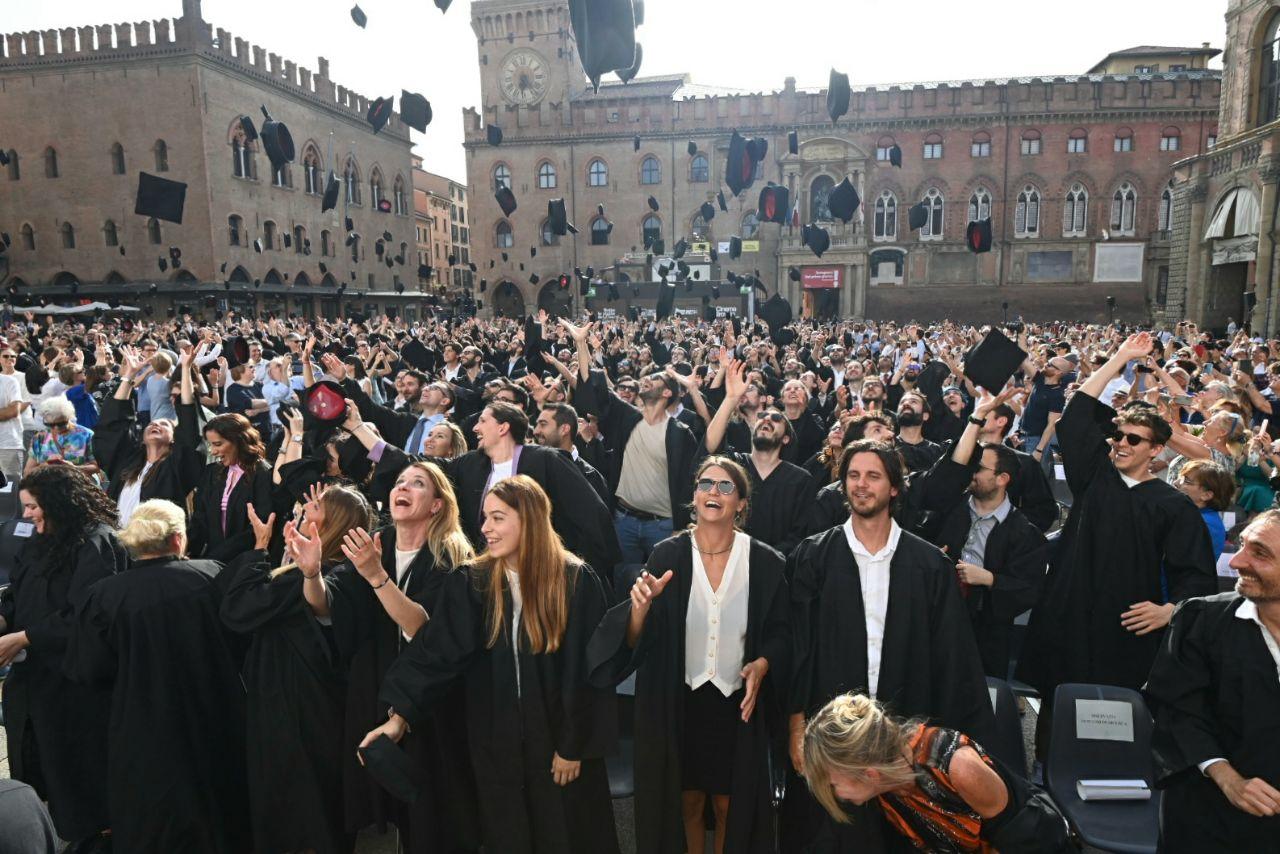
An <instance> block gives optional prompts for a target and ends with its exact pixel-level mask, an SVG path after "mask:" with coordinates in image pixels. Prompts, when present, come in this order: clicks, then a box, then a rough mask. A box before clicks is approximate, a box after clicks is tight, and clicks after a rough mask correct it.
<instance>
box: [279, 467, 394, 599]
mask: <svg viewBox="0 0 1280 854" xmlns="http://www.w3.org/2000/svg"><path fill="white" fill-rule="evenodd" d="M320 503H321V504H322V505H323V506H324V524H323V525H321V526H320V562H321V563H322V564H334V563H339V562H340V561H342V559H343V554H342V538H343V537H345V536H346V535H347V532H348V531H351V530H354V529H356V528H364V529H365V530H366V531H368V530H371V529H372V528H373V527H374V525H375V524H376V522H377V515H376V514H375V513H374V512H373V507H371V506H370V505H369V500H368V499H367V498H365V497H364V495H362V494H361V493H360V492H358V491H357V490H354V489H351V488H350V487H347V486H331V487H329V488H328V489H326V490H325V491H324V494H323V495H321V496H320ZM297 568H298V565H297V564H296V563H286V564H285V565H284V566H278V567H276V568H275V569H273V570H271V575H270V577H271V578H277V577H279V576H281V575H284V574H285V573H286V572H288V571H290V570H292V569H297Z"/></svg>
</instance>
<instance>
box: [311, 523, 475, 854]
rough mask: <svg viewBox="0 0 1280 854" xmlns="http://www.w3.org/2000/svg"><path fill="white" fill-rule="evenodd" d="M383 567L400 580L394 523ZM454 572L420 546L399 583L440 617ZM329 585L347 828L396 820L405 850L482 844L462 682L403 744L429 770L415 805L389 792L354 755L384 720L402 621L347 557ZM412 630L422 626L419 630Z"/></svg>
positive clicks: (386, 533)
mask: <svg viewBox="0 0 1280 854" xmlns="http://www.w3.org/2000/svg"><path fill="white" fill-rule="evenodd" d="M380 533H381V536H382V568H383V569H384V570H385V571H386V573H387V575H389V576H390V577H391V578H393V579H394V578H396V558H395V554H396V551H395V544H396V529H395V527H394V526H388V527H386V528H383V529H382V530H381V532H380ZM450 574H451V571H450V568H449V566H448V564H447V563H444V564H440V563H437V562H436V560H435V558H434V557H433V556H432V554H431V550H430V549H427V548H424V549H422V550H421V551H419V552H418V556H417V557H416V558H415V559H414V561H413V562H412V563H411V564H410V565H409V568H408V569H407V570H405V573H404V575H403V577H402V578H400V579H399V580H398V581H396V582H394V583H397V584H399V586H400V589H401V590H403V591H404V594H405V596H407V597H409V599H411V600H413V601H414V602H416V603H417V604H419V605H421V606H422V608H423V610H425V611H426V612H427V616H428V618H429V619H428V625H430V622H431V619H432V618H435V617H436V616H438V615H437V609H438V607H439V604H440V594H441V591H442V590H443V588H444V584H445V581H446V579H447V578H448V577H449V575H450ZM325 584H326V586H327V587H328V589H329V591H330V598H331V617H332V621H333V637H334V640H335V642H336V644H337V649H338V655H339V662H340V668H341V669H342V671H343V672H344V673H345V674H346V678H347V687H346V701H345V708H344V712H343V733H344V735H343V737H342V746H343V749H342V750H341V769H342V789H343V803H344V807H343V815H344V817H345V821H346V829H347V830H348V831H349V832H352V833H355V832H356V831H359V830H362V829H364V828H365V827H368V826H369V825H376V826H377V827H379V828H383V827H385V826H386V825H387V824H388V823H393V824H395V825H397V826H398V827H399V828H400V833H401V835H402V837H403V842H404V847H405V851H406V852H407V854H444V853H445V852H459V851H472V850H475V849H476V848H478V847H479V830H478V818H477V805H476V800H475V784H474V782H472V778H471V769H470V762H469V760H468V758H467V755H466V744H465V742H466V731H467V716H466V709H465V704H464V702H463V697H462V692H461V690H455V691H453V692H452V694H451V696H450V702H447V703H442V704H441V705H440V706H439V707H438V708H437V709H436V710H435V713H434V715H432V716H429V717H424V718H423V719H421V720H420V721H417V722H415V724H416V725H415V726H414V731H413V732H412V733H410V734H409V735H408V736H406V737H405V740H404V741H403V742H402V745H403V747H404V748H405V750H406V751H407V752H408V753H409V755H410V756H411V757H413V759H414V761H415V762H417V763H418V764H419V765H421V766H422V767H424V768H425V769H426V770H427V775H426V776H427V781H428V785H427V788H426V789H424V790H423V793H422V795H421V796H420V797H419V798H418V800H417V802H416V803H414V804H413V805H412V806H411V807H410V806H408V805H404V804H401V803H400V802H399V801H397V800H395V799H394V798H393V797H392V796H391V795H390V794H389V793H388V792H387V791H386V790H384V789H383V788H382V787H381V786H379V785H378V784H377V783H376V782H375V781H374V779H373V778H372V777H370V776H369V773H368V772H367V771H365V769H364V766H363V765H361V764H360V761H359V759H358V758H357V757H356V745H358V744H359V743H360V742H361V741H362V740H363V739H364V737H365V735H366V734H367V733H368V732H369V731H370V730H372V729H375V728H377V727H378V726H380V725H381V724H382V723H384V722H385V721H386V719H387V706H386V704H385V703H382V702H380V701H379V700H378V691H379V689H380V688H381V686H382V682H383V677H384V676H385V675H386V673H387V670H388V668H390V667H391V665H392V662H394V661H395V660H396V658H397V657H398V656H399V655H400V654H401V651H402V650H403V649H405V647H406V646H407V645H408V641H406V640H405V639H404V636H403V634H402V633H401V631H400V627H399V626H397V625H396V623H395V621H393V620H392V619H391V617H390V616H388V614H387V612H386V609H384V608H383V607H382V604H381V603H380V602H379V601H378V594H377V593H376V592H374V590H373V588H372V587H371V586H370V585H369V582H367V581H365V580H364V578H363V577H362V576H361V575H360V573H359V572H357V571H356V568H355V567H354V566H352V565H351V564H350V563H349V562H344V563H342V564H339V565H338V567H337V568H336V569H335V570H334V571H333V572H332V573H331V574H329V575H328V576H327V577H326V578H325ZM418 634H422V632H421V631H419V632H418Z"/></svg>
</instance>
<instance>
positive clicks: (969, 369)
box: [964, 329, 1027, 394]
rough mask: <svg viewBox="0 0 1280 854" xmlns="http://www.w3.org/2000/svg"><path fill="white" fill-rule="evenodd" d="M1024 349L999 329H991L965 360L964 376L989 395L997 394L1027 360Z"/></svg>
mask: <svg viewBox="0 0 1280 854" xmlns="http://www.w3.org/2000/svg"><path fill="white" fill-rule="evenodd" d="M1026 358H1027V354H1026V352H1025V351H1024V350H1023V349H1022V348H1021V347H1019V346H1018V345H1017V344H1016V343H1015V342H1013V341H1011V340H1010V339H1009V338H1008V337H1006V336H1005V335H1004V333H1002V332H1001V331H1000V330H999V329H992V330H991V331H990V332H988V333H987V337H986V338H984V339H982V341H981V342H979V344H978V346H976V347H974V348H973V349H972V350H970V351H969V353H968V355H966V356H965V360H964V375H965V376H966V377H968V378H969V379H971V380H973V382H974V385H980V386H982V387H983V388H984V389H986V390H987V391H989V392H991V393H992V394H999V393H1000V391H1001V389H1003V388H1004V385H1005V383H1007V382H1008V381H1009V378H1010V377H1012V376H1013V375H1014V374H1015V373H1017V371H1018V368H1019V367H1021V366H1022V363H1023V362H1024V361H1025V360H1026Z"/></svg>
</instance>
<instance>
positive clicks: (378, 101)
mask: <svg viewBox="0 0 1280 854" xmlns="http://www.w3.org/2000/svg"><path fill="white" fill-rule="evenodd" d="M391 105H392V99H391V98H374V99H373V102H372V103H371V104H369V112H368V113H366V114H365V117H364V120H365V121H367V122H368V123H369V126H370V127H372V128H373V132H374V133H377V132H378V131H380V130H382V128H383V126H384V125H386V123H387V119H389V118H391Z"/></svg>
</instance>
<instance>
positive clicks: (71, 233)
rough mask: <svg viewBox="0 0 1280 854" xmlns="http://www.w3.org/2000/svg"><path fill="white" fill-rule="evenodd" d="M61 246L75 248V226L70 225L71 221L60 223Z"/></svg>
mask: <svg viewBox="0 0 1280 854" xmlns="http://www.w3.org/2000/svg"><path fill="white" fill-rule="evenodd" d="M62 248H63V249H75V248H76V230H75V228H73V227H72V225H71V223H69V222H64V223H63V224H62Z"/></svg>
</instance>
